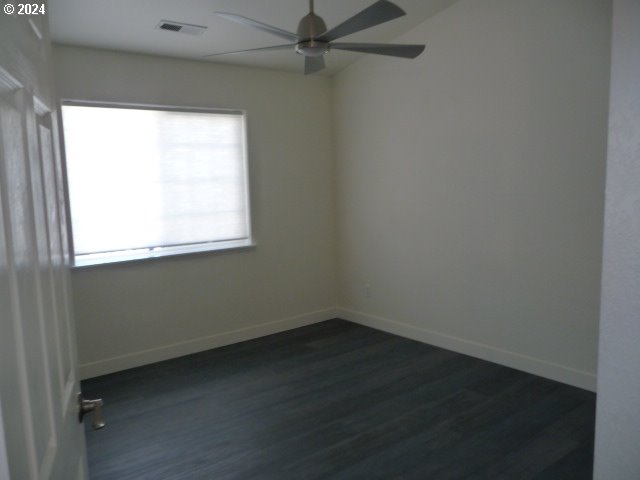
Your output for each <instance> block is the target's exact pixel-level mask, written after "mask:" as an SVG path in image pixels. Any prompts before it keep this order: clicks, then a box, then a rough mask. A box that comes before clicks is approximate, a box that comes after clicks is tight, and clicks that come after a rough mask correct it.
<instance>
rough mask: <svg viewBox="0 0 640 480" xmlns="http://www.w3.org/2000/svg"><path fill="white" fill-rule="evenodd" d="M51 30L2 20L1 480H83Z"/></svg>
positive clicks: (22, 19) (37, 21)
mask: <svg viewBox="0 0 640 480" xmlns="http://www.w3.org/2000/svg"><path fill="white" fill-rule="evenodd" d="M46 23H47V22H46V18H44V17H42V16H40V17H34V16H31V17H28V16H17V15H6V14H4V13H0V409H1V410H0V436H2V439H1V440H0V449H1V450H2V451H0V477H2V476H6V475H7V472H8V475H9V478H10V479H11V480H73V479H86V478H87V473H86V453H85V444H84V435H83V430H82V428H81V426H80V424H79V422H78V405H77V393H78V391H79V385H78V375H77V366H76V363H77V362H76V352H75V336H74V335H75V334H74V329H73V322H72V312H71V302H70V291H69V269H68V265H69V252H68V249H67V246H68V242H67V238H66V232H67V230H66V227H65V221H66V220H65V218H66V213H65V212H66V209H65V207H64V195H63V192H64V188H63V178H62V167H61V162H60V154H59V150H58V135H57V121H56V110H55V108H56V107H55V102H54V97H53V95H52V93H51V73H50V69H51V66H50V48H49V42H48V32H47V25H46ZM3 472H4V473H3ZM3 480H4V479H3Z"/></svg>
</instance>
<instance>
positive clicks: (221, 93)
mask: <svg viewBox="0 0 640 480" xmlns="http://www.w3.org/2000/svg"><path fill="white" fill-rule="evenodd" d="M54 55H55V65H56V71H55V75H56V83H57V90H58V94H59V96H60V97H61V98H64V99H76V100H100V101H115V102H133V103H150V104H168V105H179V106H197V107H218V108H233V109H245V110H246V111H247V112H248V131H249V156H250V158H249V162H250V168H251V180H252V185H251V187H252V188H251V193H252V196H253V198H252V200H253V202H252V203H253V208H254V221H255V222H254V231H255V233H256V238H257V242H258V247H257V248H256V249H255V250H252V251H247V252H243V253H232V254H223V255H216V254H213V255H194V256H188V257H179V258H169V259H162V260H156V261H153V262H147V263H144V262H143V263H130V264H124V265H117V266H103V267H96V268H90V269H85V270H77V271H74V272H73V279H72V280H73V291H74V299H75V314H76V322H77V329H78V342H79V355H80V363H81V370H82V373H83V375H84V376H85V377H86V376H91V375H96V374H100V373H105V372H109V371H114V370H118V369H122V368H127V367H131V366H134V365H138V364H142V363H146V362H151V361H157V360H160V359H164V358H168V357H171V356H176V355H181V354H186V353H189V352H192V351H197V350H202V349H207V348H212V347H214V346H217V345H221V344H225V343H229V342H232V341H238V340H241V339H245V338H249V337H252V336H255V335H260V334H266V333H270V332H273V331H277V330H280V329H286V328H290V327H294V326H298V325H302V324H305V323H307V322H310V321H317V320H324V319H326V318H331V316H332V312H331V311H327V310H326V309H329V308H331V307H333V306H334V305H335V299H336V297H335V290H334V286H335V252H334V240H335V236H334V200H333V199H334V192H333V173H334V172H333V159H332V155H333V154H332V151H333V150H332V149H333V145H332V137H331V128H330V125H331V123H330V115H331V101H330V98H331V97H330V83H329V80H328V79H326V78H322V77H307V78H305V77H303V76H302V75H296V74H285V73H277V72H271V71H266V70H257V69H249V68H238V67H228V66H215V65H212V64H207V63H202V62H190V61H185V60H173V59H165V58H159V57H151V56H142V55H130V54H123V53H114V52H107V51H99V50H91V49H79V48H70V47H60V46H58V47H56V48H55V50H54ZM114 195H117V192H114ZM271 322H275V323H271Z"/></svg>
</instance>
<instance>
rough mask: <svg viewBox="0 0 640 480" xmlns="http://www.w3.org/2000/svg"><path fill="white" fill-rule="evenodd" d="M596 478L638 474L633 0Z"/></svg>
mask: <svg viewBox="0 0 640 480" xmlns="http://www.w3.org/2000/svg"><path fill="white" fill-rule="evenodd" d="M611 70H612V77H611V116H610V121H609V156H608V161H607V195H606V214H605V241H604V268H603V278H602V316H601V319H600V352H599V353H600V357H599V364H598V392H599V394H598V412H597V422H596V452H595V478H596V479H597V480H609V479H616V480H637V479H638V478H640V415H638V413H639V408H640V346H639V340H640V90H639V89H638V79H640V2H638V1H637V0H615V2H614V19H613V59H612V68H611Z"/></svg>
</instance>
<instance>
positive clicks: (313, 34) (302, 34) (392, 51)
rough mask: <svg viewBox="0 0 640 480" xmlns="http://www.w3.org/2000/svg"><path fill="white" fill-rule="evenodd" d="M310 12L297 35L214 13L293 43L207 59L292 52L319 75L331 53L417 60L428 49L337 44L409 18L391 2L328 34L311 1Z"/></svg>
mask: <svg viewBox="0 0 640 480" xmlns="http://www.w3.org/2000/svg"><path fill="white" fill-rule="evenodd" d="M309 9H310V12H309V14H308V15H306V16H304V17H303V18H302V20H300V23H299V24H298V30H297V33H293V32H288V31H286V30H282V29H280V28H278V27H274V26H272V25H267V24H266V23H262V22H258V21H256V20H252V19H250V18H247V17H243V16H242V15H236V14H234V13H224V12H215V13H216V15H218V16H220V17H222V18H226V19H227V20H232V21H234V22H238V23H240V24H242V25H247V26H249V27H253V28H257V29H258V30H262V31H263V32H267V33H271V34H272V35H276V36H278V37H280V38H284V39H286V40H289V41H290V42H291V43H287V44H285V45H274V46H272V47H263V48H251V49H248V50H238V51H235V52H224V53H214V54H213V55H206V57H214V56H218V55H231V54H235V53H244V52H269V51H276V50H288V49H291V50H295V52H296V53H298V54H300V55H302V56H304V73H305V75H308V74H311V73H316V72H319V71H320V70H322V69H323V68H325V61H324V55H326V54H327V53H329V51H331V50H349V51H352V52H360V53H374V54H377V55H388V56H391V57H403V58H416V57H417V56H418V55H420V54H421V53H422V52H423V51H424V49H425V45H396V44H389V43H340V42H335V40H338V39H340V38H342V37H346V36H347V35H351V34H352V33H356V32H359V31H361V30H365V29H367V28H371V27H374V26H376V25H380V24H381V23H385V22H388V21H390V20H394V19H396V18H398V17H402V16H403V15H405V14H406V13H405V11H404V10H402V9H401V8H400V7H398V6H397V5H395V4H393V3H391V2H389V1H388V0H378V1H377V2H375V3H374V4H373V5H371V6H369V7H367V8H365V9H364V10H362V11H361V12H360V13H357V14H355V15H354V16H353V17H351V18H349V19H347V20H345V21H344V22H342V23H341V24H340V25H338V26H336V27H334V28H332V29H330V30H327V26H326V24H325V23H324V20H323V19H322V18H321V17H319V16H318V15H316V14H315V12H314V0H309Z"/></svg>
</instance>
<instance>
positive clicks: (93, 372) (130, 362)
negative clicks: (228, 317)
mask: <svg viewBox="0 0 640 480" xmlns="http://www.w3.org/2000/svg"><path fill="white" fill-rule="evenodd" d="M332 318H336V310H335V309H333V308H329V309H326V310H318V311H315V312H310V313H306V314H304V315H297V316H295V317H289V318H284V319H281V320H276V321H271V322H266V323H261V324H258V325H252V326H250V327H246V328H240V329H237V330H232V331H229V332H223V333H218V334H215V335H210V336H207V337H202V338H196V339H193V340H188V341H186V342H180V343H174V344H171V345H164V346H162V347H158V348H153V349H150V350H143V351H140V352H135V353H131V354H127V355H122V356H118V357H112V358H107V359H105V360H99V361H97V362H90V363H85V364H81V365H80V378H81V379H82V380H85V379H87V378H93V377H99V376H100V375H106V374H108V373H114V372H119V371H122V370H126V369H128V368H134V367H140V366H142V365H148V364H150V363H156V362H161V361H163V360H169V359H171V358H177V357H182V356H184V355H189V354H192V353H198V352H203V351H205V350H210V349H212V348H218V347H224V346H226V345H231V344H233V343H239V342H244V341H246V340H253V339H254V338H259V337H264V336H266V335H271V334H274V333H280V332H284V331H286V330H292V329H294V328H299V327H305V326H307V325H311V324H314V323H319V322H323V321H325V320H331V319H332Z"/></svg>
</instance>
